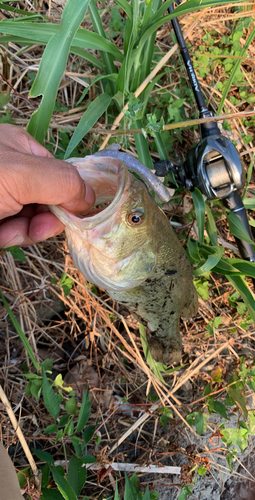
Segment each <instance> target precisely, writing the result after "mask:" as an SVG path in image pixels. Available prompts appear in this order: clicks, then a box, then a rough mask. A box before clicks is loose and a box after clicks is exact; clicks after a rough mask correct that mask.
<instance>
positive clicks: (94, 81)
mask: <svg viewBox="0 0 255 500" xmlns="http://www.w3.org/2000/svg"><path fill="white" fill-rule="evenodd" d="M105 78H108V79H109V80H111V81H112V82H116V81H117V79H118V75H117V74H116V73H113V74H112V75H97V76H96V77H95V78H94V80H92V82H91V84H90V85H89V86H88V87H86V88H85V89H84V91H83V93H82V96H81V97H80V99H79V101H78V102H77V106H78V105H79V104H80V103H81V101H83V99H84V97H85V96H86V94H87V93H88V91H89V89H90V88H91V87H92V86H93V85H95V84H96V83H97V82H99V81H100V80H104V79H105Z"/></svg>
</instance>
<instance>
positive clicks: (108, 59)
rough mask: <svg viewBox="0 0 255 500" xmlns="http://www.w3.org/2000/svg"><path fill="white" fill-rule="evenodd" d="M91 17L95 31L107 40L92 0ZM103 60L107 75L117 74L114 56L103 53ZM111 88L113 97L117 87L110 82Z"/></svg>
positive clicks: (90, 6) (90, 5)
mask: <svg viewBox="0 0 255 500" xmlns="http://www.w3.org/2000/svg"><path fill="white" fill-rule="evenodd" d="M89 15H90V18H91V21H92V24H93V28H94V31H95V32H96V33H98V34H99V35H100V36H101V37H102V38H105V40H106V34H105V31H104V28H103V25H102V21H101V17H100V15H99V13H98V10H97V6H96V2H95V0H90V3H89ZM101 59H102V62H103V64H104V66H105V72H106V74H109V75H110V74H112V73H117V69H116V67H115V65H114V62H113V56H112V55H111V54H109V53H108V52H101ZM110 88H111V93H112V95H114V94H115V85H114V84H113V82H110Z"/></svg>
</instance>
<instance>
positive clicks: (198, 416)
mask: <svg viewBox="0 0 255 500" xmlns="http://www.w3.org/2000/svg"><path fill="white" fill-rule="evenodd" d="M208 418H209V415H206V414H205V413H200V412H198V411H194V412H193V413H190V414H189V415H187V417H186V420H187V422H188V424H189V425H194V426H195V427H196V430H197V433H198V435H199V436H201V434H203V432H204V431H205V430H206V427H207V419H208Z"/></svg>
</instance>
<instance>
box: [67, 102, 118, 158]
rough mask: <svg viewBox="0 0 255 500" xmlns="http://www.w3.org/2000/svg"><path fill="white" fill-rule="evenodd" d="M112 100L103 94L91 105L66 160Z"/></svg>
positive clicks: (69, 148) (68, 147) (81, 122)
mask: <svg viewBox="0 0 255 500" xmlns="http://www.w3.org/2000/svg"><path fill="white" fill-rule="evenodd" d="M111 100H112V98H111V97H110V96H109V95H108V94H101V95H99V96H98V97H96V99H95V100H94V101H93V102H92V103H91V105H90V106H89V108H88V109H87V110H86V111H85V113H84V115H83V116H82V117H81V119H80V121H79V123H78V125H77V127H76V129H75V131H74V134H73V136H72V138H71V140H70V142H69V144H68V146H67V150H66V153H65V156H64V159H65V160H66V158H68V156H70V154H71V153H72V151H73V150H74V148H75V147H76V146H77V144H79V142H80V141H81V140H82V138H83V137H84V135H86V134H87V133H88V132H89V130H90V129H91V127H93V126H94V125H95V123H96V122H97V121H98V120H99V118H100V116H101V115H102V114H103V113H104V112H105V111H106V109H107V108H108V106H109V105H110V104H111Z"/></svg>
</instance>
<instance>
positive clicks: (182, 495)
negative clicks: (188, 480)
mask: <svg viewBox="0 0 255 500" xmlns="http://www.w3.org/2000/svg"><path fill="white" fill-rule="evenodd" d="M193 488H194V485H191V484H186V485H185V486H183V488H182V490H181V493H180V495H179V496H178V498H177V500H186V498H187V497H188V496H189V495H191V494H192V489H193Z"/></svg>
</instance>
